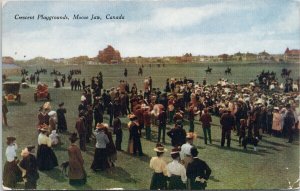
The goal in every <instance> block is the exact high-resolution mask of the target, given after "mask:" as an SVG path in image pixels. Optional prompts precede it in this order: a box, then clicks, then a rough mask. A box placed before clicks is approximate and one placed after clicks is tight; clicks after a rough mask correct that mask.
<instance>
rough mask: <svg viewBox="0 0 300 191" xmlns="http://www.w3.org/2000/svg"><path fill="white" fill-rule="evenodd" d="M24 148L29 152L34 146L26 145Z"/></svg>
mask: <svg viewBox="0 0 300 191" xmlns="http://www.w3.org/2000/svg"><path fill="white" fill-rule="evenodd" d="M26 148H27V150H28V151H29V152H32V150H33V149H34V148H35V146H34V145H28V146H27V147H26Z"/></svg>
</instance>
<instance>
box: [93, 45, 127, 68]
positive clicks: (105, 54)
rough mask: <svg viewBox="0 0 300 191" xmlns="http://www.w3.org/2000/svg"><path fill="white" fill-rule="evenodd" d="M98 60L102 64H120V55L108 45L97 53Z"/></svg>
mask: <svg viewBox="0 0 300 191" xmlns="http://www.w3.org/2000/svg"><path fill="white" fill-rule="evenodd" d="M98 59H99V61H100V62H102V63H108V64H119V63H121V60H122V59H121V54H120V52H119V51H118V50H115V49H114V48H113V47H112V46H111V45H108V46H107V47H106V48H105V49H104V50H102V51H99V54H98Z"/></svg>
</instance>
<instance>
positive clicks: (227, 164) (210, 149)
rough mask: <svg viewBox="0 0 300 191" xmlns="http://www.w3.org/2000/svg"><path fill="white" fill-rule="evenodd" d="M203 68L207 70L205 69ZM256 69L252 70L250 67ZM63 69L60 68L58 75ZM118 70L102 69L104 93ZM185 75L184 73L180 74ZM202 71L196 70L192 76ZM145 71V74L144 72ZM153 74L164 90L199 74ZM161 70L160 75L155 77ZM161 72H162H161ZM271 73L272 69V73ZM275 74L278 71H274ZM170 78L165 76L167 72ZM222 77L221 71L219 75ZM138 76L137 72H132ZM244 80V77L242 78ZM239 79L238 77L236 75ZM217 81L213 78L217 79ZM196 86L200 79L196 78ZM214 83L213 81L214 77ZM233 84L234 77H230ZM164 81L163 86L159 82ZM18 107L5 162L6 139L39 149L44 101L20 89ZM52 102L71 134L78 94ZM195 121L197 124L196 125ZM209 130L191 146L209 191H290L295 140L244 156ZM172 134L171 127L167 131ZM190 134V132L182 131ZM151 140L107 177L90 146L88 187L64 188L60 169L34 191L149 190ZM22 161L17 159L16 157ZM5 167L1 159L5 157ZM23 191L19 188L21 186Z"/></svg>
mask: <svg viewBox="0 0 300 191" xmlns="http://www.w3.org/2000/svg"><path fill="white" fill-rule="evenodd" d="M204 67H205V66H204ZM95 68H96V66H92V67H91V68H88V69H85V70H84V73H83V75H85V76H90V75H95V74H96V73H98V71H99V69H98V70H95ZM253 68H255V67H253ZM63 69H64V70H66V68H64V67H63V68H62V70H63ZM116 69H118V68H117V67H116V66H114V67H111V68H109V66H103V68H102V71H103V74H104V83H105V84H104V85H105V87H111V86H112V85H116V83H117V82H118V80H119V79H121V78H122V77H123V76H122V75H123V68H120V69H118V70H116ZM183 69H184V70H183ZM196 69H197V70H199V71H200V70H201V71H202V69H199V68H196V67H195V70H196ZM145 70H146V69H145ZM153 70H155V71H154V72H155V73H153V74H152V73H151V71H145V73H147V74H151V75H152V76H155V77H154V80H153V82H154V86H156V84H158V86H159V87H161V88H162V86H163V85H164V82H165V78H166V77H172V76H175V75H179V74H180V73H182V74H189V73H190V72H191V73H192V75H191V78H192V77H193V76H195V75H196V73H197V71H193V68H190V69H187V68H185V67H182V68H177V69H176V68H175V67H174V68H169V69H168V68H165V69H157V68H155V69H153ZM159 70H162V71H161V72H159ZM163 70H164V71H165V72H164V71H163ZM260 70H262V69H257V68H255V70H254V69H253V71H252V73H251V72H246V73H245V71H242V72H244V74H245V76H247V78H250V77H251V76H255V75H256V74H255V72H254V71H260ZM270 70H271V69H270ZM276 70H279V67H277V68H276ZM167 71H168V72H170V71H171V72H172V71H174V73H166V72H167ZM220 71H221V69H220ZM136 72H137V70H136ZM246 74H247V75H246ZM239 75H241V74H239ZM217 77H218V76H216V78H217ZM198 78H199V80H201V79H202V76H199V77H198ZM214 78H215V77H214ZM232 78H234V75H233V77H232ZM11 79H19V77H11ZM42 79H44V81H47V82H48V83H49V84H50V83H51V78H50V76H49V75H47V77H43V76H42ZM141 79H142V78H141V77H140V78H137V77H136V74H135V76H133V77H130V78H129V79H128V80H129V81H130V82H133V81H135V80H141ZM162 80H163V81H162ZM21 93H22V103H21V104H16V103H11V104H9V106H8V109H9V114H8V123H9V125H10V127H9V128H7V127H3V128H2V132H3V134H2V144H3V149H2V156H5V155H4V154H5V147H6V145H5V141H6V137H7V136H16V137H17V142H18V145H19V149H18V154H20V152H21V149H22V148H24V147H25V146H26V145H28V144H34V145H37V136H38V135H37V131H36V128H35V125H36V123H37V113H38V108H39V106H40V105H42V104H43V102H42V101H40V102H37V103H35V102H34V101H33V88H29V89H22V90H21ZM50 93H51V97H52V101H51V103H52V106H53V109H57V104H58V103H59V102H61V101H64V102H65V107H66V108H67V114H66V117H67V123H68V129H69V131H74V130H75V128H74V125H75V120H76V116H77V113H78V112H77V106H78V104H79V102H80V94H81V93H80V92H79V91H77V92H75V91H71V90H69V89H50ZM121 120H122V122H123V124H124V127H125V124H126V123H127V121H128V120H127V119H126V118H122V119H121ZM197 120H198V119H197ZM104 121H105V122H108V116H107V115H105V117H104ZM213 123H214V125H213V127H212V138H213V144H212V145H207V146H206V145H204V141H203V132H202V128H201V127H200V125H199V123H198V121H196V124H195V126H196V127H195V129H196V132H197V133H198V135H199V136H198V138H197V140H196V141H195V145H196V146H197V147H198V149H199V157H200V158H201V159H203V160H205V161H206V162H207V163H208V165H209V166H210V167H211V169H212V175H211V178H210V180H209V181H208V187H207V189H267V188H268V189H286V188H288V181H287V178H289V179H290V180H291V181H295V180H296V179H298V178H299V141H298V140H296V142H295V143H293V144H288V143H286V141H287V140H285V139H282V138H276V137H270V136H269V135H264V137H263V140H262V141H261V142H260V143H259V146H258V151H257V152H254V151H253V147H252V146H248V151H244V150H243V149H242V148H241V147H239V146H238V142H237V140H238V137H237V136H232V139H233V140H232V148H230V149H227V148H221V147H220V136H221V131H220V127H219V120H218V118H214V119H213ZM168 128H170V126H168ZM185 128H186V129H188V126H187V125H185ZM152 130H153V140H154V141H147V140H145V139H144V138H143V139H142V146H143V150H144V153H145V154H146V156H143V157H134V156H131V155H128V154H127V153H126V152H118V160H117V165H116V167H115V168H113V169H111V170H110V171H108V172H102V173H94V172H92V171H91V169H90V165H91V163H92V160H93V153H94V145H93V144H89V145H88V151H87V152H82V154H83V158H84V160H85V169H86V171H87V175H88V181H87V184H86V185H85V186H82V187H72V186H70V185H69V184H68V179H67V178H66V177H63V176H62V174H61V171H60V169H59V168H58V167H57V168H55V169H53V170H52V171H49V172H40V179H39V180H38V189H81V190H86V189H107V188H125V189H148V188H149V185H150V181H151V175H152V171H151V169H150V168H149V161H150V158H151V157H152V156H154V155H155V152H154V151H153V148H154V147H155V140H156V132H157V128H156V127H152ZM123 132H124V137H123V143H122V147H123V149H124V150H126V149H127V141H128V131H127V129H126V128H124V131H123ZM62 142H63V145H62V146H60V147H59V148H55V149H54V151H55V153H56V155H57V157H58V160H59V163H60V164H61V163H62V162H63V161H65V160H67V159H68V153H67V151H66V149H67V147H68V146H69V141H68V136H67V135H62ZM166 146H167V149H168V150H169V151H170V150H171V144H170V139H169V138H167V145H166ZM165 157H166V160H168V161H169V160H171V158H170V153H169V152H167V153H165ZM19 158H20V155H19ZM2 160H3V165H4V162H5V157H3V159H2ZM19 187H20V188H23V184H20V185H19Z"/></svg>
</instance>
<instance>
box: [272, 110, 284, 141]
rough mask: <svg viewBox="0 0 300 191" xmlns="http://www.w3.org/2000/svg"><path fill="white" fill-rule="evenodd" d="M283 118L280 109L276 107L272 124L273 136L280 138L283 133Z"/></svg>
mask: <svg viewBox="0 0 300 191" xmlns="http://www.w3.org/2000/svg"><path fill="white" fill-rule="evenodd" d="M281 123H282V118H281V115H280V113H279V108H278V107H274V112H273V123H272V130H273V135H275V136H279V135H280V134H281V132H282V125H281Z"/></svg>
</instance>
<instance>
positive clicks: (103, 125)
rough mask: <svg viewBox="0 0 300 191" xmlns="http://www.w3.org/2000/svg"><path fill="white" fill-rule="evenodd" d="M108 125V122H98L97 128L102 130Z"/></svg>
mask: <svg viewBox="0 0 300 191" xmlns="http://www.w3.org/2000/svg"><path fill="white" fill-rule="evenodd" d="M107 127H108V124H107V123H97V125H96V129H99V130H102V129H105V128H107Z"/></svg>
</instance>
